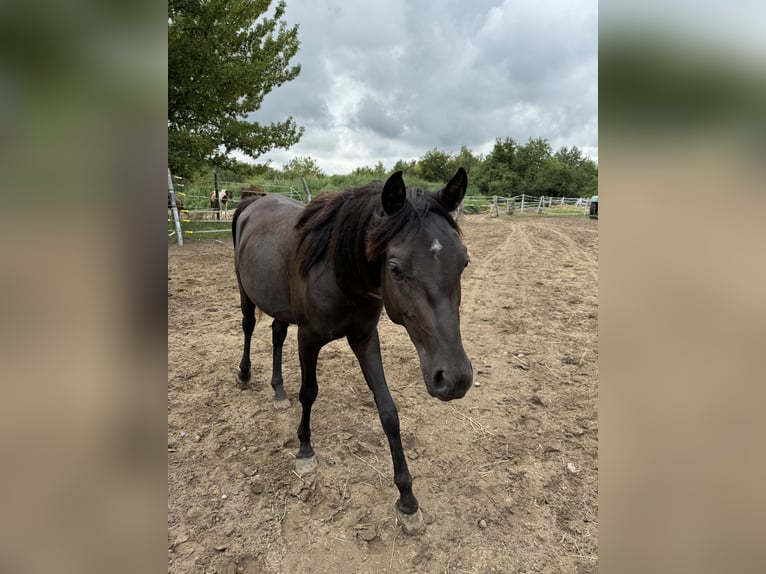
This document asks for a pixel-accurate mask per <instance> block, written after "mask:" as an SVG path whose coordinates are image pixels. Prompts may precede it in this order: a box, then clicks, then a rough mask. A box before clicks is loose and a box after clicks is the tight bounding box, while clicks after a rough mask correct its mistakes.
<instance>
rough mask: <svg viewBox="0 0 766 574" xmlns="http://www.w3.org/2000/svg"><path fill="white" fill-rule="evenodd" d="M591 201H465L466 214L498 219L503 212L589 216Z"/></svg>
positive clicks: (474, 198) (520, 198) (518, 197)
mask: <svg viewBox="0 0 766 574" xmlns="http://www.w3.org/2000/svg"><path fill="white" fill-rule="evenodd" d="M589 209H590V199H588V198H585V197H550V196H535V195H527V194H524V193H523V194H521V195H514V196H513V197H503V196H498V195H494V196H492V197H483V196H469V197H466V198H465V199H464V200H463V211H464V212H465V213H488V214H490V215H494V216H495V217H498V216H499V215H500V213H501V212H503V213H506V214H509V215H511V214H513V215H588V211H589Z"/></svg>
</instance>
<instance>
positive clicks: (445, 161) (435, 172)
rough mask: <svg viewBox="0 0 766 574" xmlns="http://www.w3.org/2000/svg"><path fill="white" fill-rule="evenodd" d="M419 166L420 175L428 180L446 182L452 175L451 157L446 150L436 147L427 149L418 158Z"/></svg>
mask: <svg viewBox="0 0 766 574" xmlns="http://www.w3.org/2000/svg"><path fill="white" fill-rule="evenodd" d="M418 165H419V166H420V173H419V174H418V175H420V176H421V177H422V178H423V179H425V180H426V181H430V182H446V181H449V179H450V178H451V177H452V176H453V175H454V173H450V169H451V168H452V158H451V157H450V155H449V154H448V153H447V152H444V151H441V150H439V149H437V148H434V149H431V150H428V151H427V152H426V153H425V154H423V157H421V158H420V159H419V160H418Z"/></svg>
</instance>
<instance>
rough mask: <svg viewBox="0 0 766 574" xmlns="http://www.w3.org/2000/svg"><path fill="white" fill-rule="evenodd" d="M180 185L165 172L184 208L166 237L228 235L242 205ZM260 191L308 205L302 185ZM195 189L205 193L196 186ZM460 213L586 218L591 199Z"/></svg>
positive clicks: (495, 203)
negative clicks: (215, 203) (214, 201)
mask: <svg viewBox="0 0 766 574" xmlns="http://www.w3.org/2000/svg"><path fill="white" fill-rule="evenodd" d="M244 185H245V184H243V183H241V182H227V181H222V182H219V185H218V187H219V191H223V190H224V189H229V190H235V195H236V194H237V193H239V190H240V189H241V188H242V187H243V186H244ZM185 187H186V185H185V184H184V183H183V181H179V180H177V179H176V180H175V181H173V180H172V179H171V178H170V173H169V172H168V193H169V194H170V197H173V196H174V195H175V196H177V197H178V198H179V199H180V200H181V203H182V204H183V206H184V209H181V210H175V209H173V210H172V217H171V218H168V222H169V223H173V224H174V228H172V229H169V230H168V236H170V237H172V236H177V239H178V244H179V245H183V239H182V235H196V234H203V233H226V232H230V231H231V226H230V225H225V226H224V225H223V223H224V221H228V220H231V217H232V215H233V213H234V210H235V209H236V208H237V205H239V202H240V201H241V200H240V199H238V198H235V199H231V200H229V201H228V204H227V206H226V207H227V208H226V211H225V212H224V211H221V210H218V209H211V208H210V194H211V193H212V192H213V190H214V184H213V182H211V183H210V191H205V192H202V191H191V190H190V191H188V192H187V191H186V190H185ZM260 187H261V188H263V190H264V191H267V192H269V193H281V194H283V195H286V196H288V197H291V198H293V199H297V200H299V201H302V202H304V203H307V202H308V201H311V191H310V190H309V188H308V185H307V184H306V182H305V181H303V188H304V189H303V191H302V192H301V191H299V190H297V189H296V188H295V187H293V186H292V185H283V184H280V183H277V182H274V183H263V184H260ZM197 189H206V186H204V185H203V186H199V187H198V188H197ZM460 210H461V211H462V213H485V214H488V215H490V216H493V217H499V216H500V214H501V213H505V214H507V215H559V216H561V215H564V216H566V215H585V216H587V215H588V214H589V211H590V199H589V198H584V197H548V196H540V197H538V196H532V195H526V194H521V195H515V196H513V197H502V196H497V195H496V196H492V197H484V196H468V197H466V198H465V199H464V200H463V203H462V205H461V208H460Z"/></svg>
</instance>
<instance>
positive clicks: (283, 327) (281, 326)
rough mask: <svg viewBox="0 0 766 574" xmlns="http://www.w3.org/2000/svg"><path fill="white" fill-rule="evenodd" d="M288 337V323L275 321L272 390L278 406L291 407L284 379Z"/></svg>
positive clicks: (272, 330) (273, 327) (273, 325)
mask: <svg viewBox="0 0 766 574" xmlns="http://www.w3.org/2000/svg"><path fill="white" fill-rule="evenodd" d="M285 337H287V323H285V322H284V321H279V320H277V319H274V322H273V323H272V324H271V344H272V346H273V347H274V362H273V365H272V372H271V373H272V374H271V388H273V389H274V399H275V400H276V401H277V404H278V405H280V406H281V405H285V406H289V403H288V401H287V393H286V392H285V383H284V380H283V379H282V345H284V342H285Z"/></svg>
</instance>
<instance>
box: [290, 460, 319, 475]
mask: <svg viewBox="0 0 766 574" xmlns="http://www.w3.org/2000/svg"><path fill="white" fill-rule="evenodd" d="M316 467H317V457H316V456H315V455H312V456H310V457H309V458H296V459H295V472H297V473H298V474H308V473H310V472H311V471H312V470H314V469H315V468H316Z"/></svg>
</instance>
